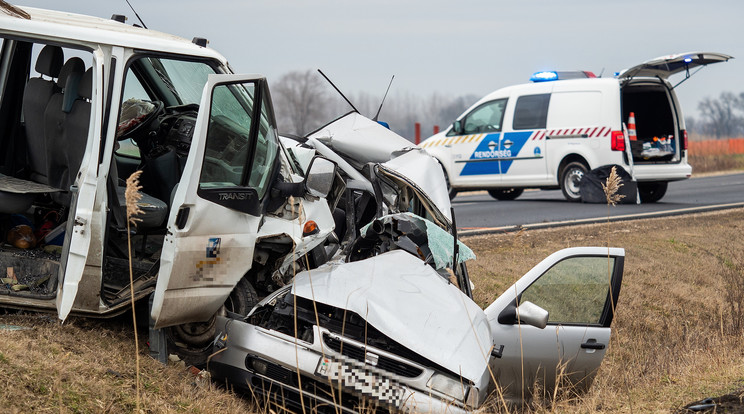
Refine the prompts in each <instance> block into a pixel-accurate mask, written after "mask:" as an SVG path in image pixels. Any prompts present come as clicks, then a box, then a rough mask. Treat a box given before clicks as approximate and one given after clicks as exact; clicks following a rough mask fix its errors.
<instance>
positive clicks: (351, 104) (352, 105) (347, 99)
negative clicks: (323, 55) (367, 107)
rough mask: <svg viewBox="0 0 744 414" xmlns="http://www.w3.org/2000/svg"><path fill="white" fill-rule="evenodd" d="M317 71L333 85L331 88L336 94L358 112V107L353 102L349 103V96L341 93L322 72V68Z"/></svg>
mask: <svg viewBox="0 0 744 414" xmlns="http://www.w3.org/2000/svg"><path fill="white" fill-rule="evenodd" d="M318 73H320V74H321V75H322V76H323V77H324V78H325V80H327V81H328V83H330V84H331V86H333V89H335V90H336V92H338V94H339V95H341V97H342V98H344V100H345V101H346V103H347V104H349V105H350V106H351V107H352V108H353V109H354V112H356V113H359V110H358V109H356V106H354V104H353V103H351V101H350V100H349V98H347V97H346V95H344V93H343V92H341V90H340V89H338V88H337V87H336V85H334V83H333V82H331V80H330V79H328V76H326V75H325V73H323V71H322V70H320V69H318Z"/></svg>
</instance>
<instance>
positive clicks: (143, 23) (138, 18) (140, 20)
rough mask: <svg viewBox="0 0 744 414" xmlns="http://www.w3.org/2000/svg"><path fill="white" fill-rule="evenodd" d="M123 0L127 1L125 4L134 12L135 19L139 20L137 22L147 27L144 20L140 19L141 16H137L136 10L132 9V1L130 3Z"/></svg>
mask: <svg viewBox="0 0 744 414" xmlns="http://www.w3.org/2000/svg"><path fill="white" fill-rule="evenodd" d="M124 1H126V2H127V4H128V5H129V8H130V9H132V11H133V12H134V15H135V16H137V20H139V22H140V23H142V27H144V28H145V29H147V25H146V24H145V22H143V21H142V18H141V17H140V16H139V14H137V10H134V7H132V3H130V2H129V0H124Z"/></svg>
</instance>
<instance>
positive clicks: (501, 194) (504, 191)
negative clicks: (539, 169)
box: [488, 188, 524, 201]
mask: <svg viewBox="0 0 744 414" xmlns="http://www.w3.org/2000/svg"><path fill="white" fill-rule="evenodd" d="M523 192H524V188H495V189H493V190H488V195H490V196H491V197H493V198H495V199H497V200H499V201H511V200H516V198H517V197H519V196H521V195H522V193H523Z"/></svg>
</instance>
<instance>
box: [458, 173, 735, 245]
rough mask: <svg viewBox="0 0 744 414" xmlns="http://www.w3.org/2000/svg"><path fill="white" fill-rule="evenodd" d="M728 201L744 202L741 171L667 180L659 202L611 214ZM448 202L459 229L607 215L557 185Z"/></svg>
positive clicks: (622, 207)
mask: <svg viewBox="0 0 744 414" xmlns="http://www.w3.org/2000/svg"><path fill="white" fill-rule="evenodd" d="M732 203H744V174H742V173H740V174H729V175H717V176H707V177H700V178H691V179H689V180H684V181H675V182H671V183H669V187H668V189H667V193H666V195H665V196H664V198H662V199H661V201H659V202H657V203H651V204H621V205H617V206H615V207H610V216H611V217H617V216H626V215H636V214H648V213H658V212H664V211H666V212H674V211H677V210H682V209H691V208H692V209H694V208H701V207H709V206H716V205H725V204H732ZM452 206H453V207H454V208H455V214H456V218H457V227H458V229H462V230H465V231H466V232H468V231H469V230H470V231H477V230H482V229H485V228H495V227H505V226H524V225H532V224H539V223H552V222H562V221H570V220H583V219H602V218H606V217H607V205H605V204H584V203H571V202H568V201H566V200H565V199H564V198H563V194H562V193H561V191H560V190H548V191H541V190H530V191H525V192H524V193H523V194H522V195H521V196H520V197H519V198H518V199H516V200H514V201H497V200H495V199H493V198H491V197H490V196H489V195H488V193H486V192H484V191H482V192H473V193H463V194H460V195H458V196H457V197H456V198H455V199H454V200H452ZM672 214H673V213H672Z"/></svg>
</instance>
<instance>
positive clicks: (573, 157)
mask: <svg viewBox="0 0 744 414" xmlns="http://www.w3.org/2000/svg"><path fill="white" fill-rule="evenodd" d="M574 161H576V162H580V163H582V164H584V165H585V166H586V168H587V170H591V169H592V167H591V165H590V164H589V161H587V160H586V157H584V156H582V155H580V154H576V153H571V154H568V155H566V156H565V157H563V159H562V160H561V162H560V163H558V169H557V170H556V173H555V176H556V178H557V179H558V183H559V184H560V180H561V172H562V171H563V168H564V167H565V166H566V165H568V164H569V163H572V162H574Z"/></svg>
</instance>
